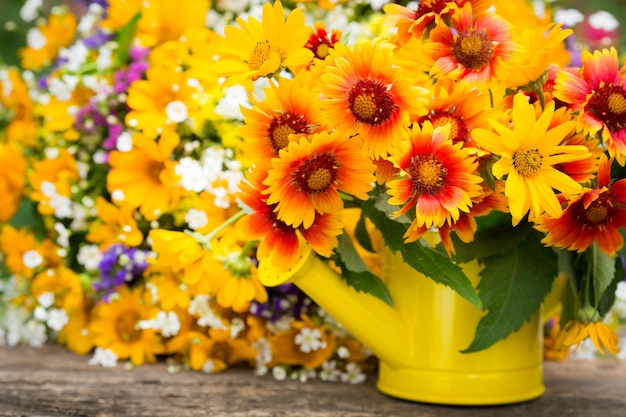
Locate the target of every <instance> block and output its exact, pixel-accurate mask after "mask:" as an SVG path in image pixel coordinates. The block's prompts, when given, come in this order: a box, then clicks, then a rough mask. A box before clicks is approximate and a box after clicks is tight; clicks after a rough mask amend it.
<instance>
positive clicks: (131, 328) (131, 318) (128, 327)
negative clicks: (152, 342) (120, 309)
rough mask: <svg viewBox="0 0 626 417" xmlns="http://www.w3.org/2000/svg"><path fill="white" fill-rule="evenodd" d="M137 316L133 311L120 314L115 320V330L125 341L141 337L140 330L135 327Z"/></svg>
mask: <svg viewBox="0 0 626 417" xmlns="http://www.w3.org/2000/svg"><path fill="white" fill-rule="evenodd" d="M138 320H139V316H138V315H137V313H135V312H127V313H124V314H120V315H119V316H118V317H117V319H116V320H115V332H116V333H117V335H118V336H119V337H120V339H122V340H123V341H124V342H126V343H132V342H136V341H137V340H139V339H140V338H141V331H140V330H139V329H137V326H136V325H137V321H138Z"/></svg>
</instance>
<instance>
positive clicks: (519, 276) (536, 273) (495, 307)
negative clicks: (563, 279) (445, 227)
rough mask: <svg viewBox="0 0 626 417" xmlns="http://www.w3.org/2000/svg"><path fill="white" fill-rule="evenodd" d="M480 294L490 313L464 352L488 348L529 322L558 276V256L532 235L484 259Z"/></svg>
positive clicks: (483, 319) (482, 320) (484, 318)
mask: <svg viewBox="0 0 626 417" xmlns="http://www.w3.org/2000/svg"><path fill="white" fill-rule="evenodd" d="M483 262H484V264H485V267H484V269H483V270H482V271H481V272H480V277H481V280H480V283H479V284H478V292H479V294H480V298H481V300H482V302H483V306H484V308H485V309H486V310H488V313H487V314H486V315H485V316H484V317H483V318H482V319H481V320H480V322H479V323H478V327H477V329H476V334H475V336H474V340H473V341H472V343H471V344H470V346H469V347H468V348H467V349H466V350H464V352H468V353H469V352H477V351H480V350H483V349H486V348H488V347H489V346H491V345H493V344H494V343H496V342H498V341H499V340H502V339H504V338H506V337H507V336H508V335H509V334H510V333H512V332H514V331H516V330H518V329H519V328H520V327H521V326H522V325H523V324H524V322H526V321H528V320H530V319H531V318H532V316H533V314H536V313H537V312H538V310H539V307H540V306H541V303H542V301H543V299H544V298H545V297H546V295H547V294H548V293H549V292H550V290H551V289H552V285H553V282H554V279H555V278H556V276H557V275H558V268H557V256H556V254H555V252H554V251H552V250H551V249H548V248H546V247H544V246H543V245H542V244H541V243H540V242H539V239H537V238H536V236H534V235H533V234H531V233H529V234H527V237H526V239H524V240H522V241H520V242H519V244H518V245H517V247H515V248H513V249H510V250H507V251H506V252H503V253H498V254H495V255H492V256H489V257H487V258H485V259H484V260H483Z"/></svg>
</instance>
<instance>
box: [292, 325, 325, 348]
mask: <svg viewBox="0 0 626 417" xmlns="http://www.w3.org/2000/svg"><path fill="white" fill-rule="evenodd" d="M321 338H322V334H321V333H320V331H319V329H311V328H309V327H304V328H303V329H302V330H300V332H299V333H298V334H297V335H296V337H295V339H294V342H295V343H296V345H299V346H300V350H301V351H302V352H304V353H310V352H314V351H316V350H318V349H320V348H322V349H323V348H324V346H323V345H324V343H323V342H322V340H321Z"/></svg>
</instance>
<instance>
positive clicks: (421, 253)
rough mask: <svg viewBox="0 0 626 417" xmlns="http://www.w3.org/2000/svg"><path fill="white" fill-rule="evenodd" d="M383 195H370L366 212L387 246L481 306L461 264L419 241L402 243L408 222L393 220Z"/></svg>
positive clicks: (426, 273)
mask: <svg viewBox="0 0 626 417" xmlns="http://www.w3.org/2000/svg"><path fill="white" fill-rule="evenodd" d="M383 198H384V197H382V196H379V197H377V198H370V199H369V200H368V201H367V202H365V203H364V204H363V215H364V216H366V217H367V218H369V219H370V220H371V221H372V223H374V225H375V227H376V228H377V229H378V230H379V231H380V232H381V233H382V235H383V238H384V239H385V242H387V245H388V248H389V249H391V250H392V251H393V252H398V251H400V253H401V254H402V260H403V261H404V262H406V263H407V264H408V265H410V266H411V267H412V268H414V269H415V270H417V271H419V272H421V273H422V274H424V275H426V276H427V277H429V278H431V279H432V280H434V281H435V282H437V283H439V284H443V285H445V286H447V287H450V288H452V289H453V290H454V291H456V292H457V293H458V294H459V295H460V296H461V297H463V298H465V299H466V300H467V301H469V302H470V303H472V304H473V305H474V306H476V307H479V308H480V307H481V305H482V304H481V301H480V298H479V297H478V294H477V293H476V289H475V288H474V287H473V286H472V283H471V282H470V280H469V279H468V278H467V276H465V274H464V273H463V270H462V269H461V268H460V267H459V266H458V265H456V264H454V263H453V262H452V261H451V260H450V259H449V258H448V257H446V256H443V255H441V254H439V253H437V252H435V251H434V250H432V249H430V248H426V247H424V246H423V245H422V244H421V243H420V242H419V241H416V242H413V243H404V242H403V240H402V239H401V237H402V236H404V234H405V233H406V231H407V229H408V227H409V224H407V223H406V222H398V221H395V220H394V219H391V218H390V217H389V215H388V214H387V213H388V212H389V205H388V204H387V201H386V200H384V199H383ZM381 208H382V211H381Z"/></svg>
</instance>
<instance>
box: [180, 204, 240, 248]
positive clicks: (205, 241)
mask: <svg viewBox="0 0 626 417" xmlns="http://www.w3.org/2000/svg"><path fill="white" fill-rule="evenodd" d="M245 215H246V212H245V210H240V211H238V212H237V213H235V214H233V215H232V216H231V217H230V218H228V219H227V220H225V221H224V223H222V224H220V225H219V226H218V227H217V228H215V229H213V230H212V231H211V232H209V233H208V234H206V235H201V234H199V233H190V234H191V235H192V236H193V237H194V238H196V240H197V241H198V242H199V243H200V244H201V245H202V246H203V247H205V248H206V249H211V240H213V239H214V238H215V237H216V236H218V235H219V234H220V233H221V232H222V231H223V230H224V229H226V228H227V227H228V226H230V225H232V224H233V223H235V222H236V221H237V220H239V219H240V218H242V217H243V216H245Z"/></svg>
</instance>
